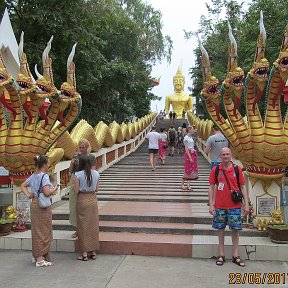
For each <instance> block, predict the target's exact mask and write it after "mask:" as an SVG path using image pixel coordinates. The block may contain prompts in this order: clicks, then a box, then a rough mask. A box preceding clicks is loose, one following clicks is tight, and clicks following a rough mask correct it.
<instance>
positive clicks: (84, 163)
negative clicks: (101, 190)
mask: <svg viewBox="0 0 288 288" xmlns="http://www.w3.org/2000/svg"><path fill="white" fill-rule="evenodd" d="M91 167H92V165H91V160H90V157H89V156H86V155H85V156H84V155H81V156H80V157H79V171H81V170H83V171H84V173H85V176H86V179H87V185H88V187H90V186H91V185H92V174H91Z"/></svg>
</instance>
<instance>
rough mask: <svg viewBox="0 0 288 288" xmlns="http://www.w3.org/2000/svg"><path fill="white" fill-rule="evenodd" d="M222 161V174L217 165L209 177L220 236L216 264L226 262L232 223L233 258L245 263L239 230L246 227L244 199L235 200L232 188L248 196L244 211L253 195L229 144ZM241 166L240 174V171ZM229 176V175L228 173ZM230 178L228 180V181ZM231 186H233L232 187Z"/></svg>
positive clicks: (214, 225)
mask: <svg viewBox="0 0 288 288" xmlns="http://www.w3.org/2000/svg"><path fill="white" fill-rule="evenodd" d="M220 156H221V160H222V163H220V164H219V168H218V175H216V168H217V166H215V167H213V169H212V170H211V173H210V178H209V183H210V186H209V205H210V208H209V213H210V214H211V215H213V224H212V227H213V228H215V229H217V230H218V231H219V232H218V238H219V246H218V248H219V254H218V255H219V256H218V258H217V261H216V265H218V266H221V265H223V264H224V262H225V256H224V232H225V227H226V225H227V224H228V225H229V228H230V230H231V231H232V243H233V254H232V255H233V257H232V262H233V263H235V264H237V265H239V266H240V267H244V266H245V263H244V261H243V260H241V258H240V257H239V249H238V244H239V231H241V230H242V221H241V208H242V202H234V201H233V200H232V196H231V190H240V189H241V191H242V193H243V198H244V209H243V211H244V214H245V215H247V214H248V213H249V199H248V194H247V191H246V187H245V178H244V175H243V172H242V169H241V167H239V166H237V167H234V164H233V163H232V161H231V159H232V154H231V150H230V149H229V148H222V150H221V152H220ZM237 168H238V173H239V176H238V177H237V175H236V170H235V169H237ZM224 173H225V175H226V177H225V175H224ZM226 178H227V180H228V182H229V183H228V182H227V181H226ZM229 185H230V187H231V190H230V188H229ZM239 186H240V187H239Z"/></svg>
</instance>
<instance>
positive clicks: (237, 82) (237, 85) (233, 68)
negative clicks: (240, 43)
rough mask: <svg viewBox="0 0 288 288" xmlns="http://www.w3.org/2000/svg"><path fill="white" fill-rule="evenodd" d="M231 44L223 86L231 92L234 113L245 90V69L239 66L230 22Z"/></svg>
mask: <svg viewBox="0 0 288 288" xmlns="http://www.w3.org/2000/svg"><path fill="white" fill-rule="evenodd" d="M228 28H229V39H230V45H229V48H228V54H229V58H228V67H227V71H228V73H227V75H226V78H225V80H224V82H223V85H222V87H223V88H224V89H225V90H226V91H227V93H229V94H230V97H231V99H232V100H233V103H234V107H235V108H234V114H235V112H236V109H238V108H239V106H240V103H241V96H242V93H243V90H244V84H243V80H244V71H243V70H242V68H240V67H239V66H238V61H237V58H238V56H237V43H236V40H235V38H234V36H233V33H232V28H231V26H230V23H229V22H228Z"/></svg>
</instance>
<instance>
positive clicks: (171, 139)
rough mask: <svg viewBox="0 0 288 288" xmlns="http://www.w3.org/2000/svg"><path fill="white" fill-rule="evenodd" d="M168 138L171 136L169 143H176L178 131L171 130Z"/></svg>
mask: <svg viewBox="0 0 288 288" xmlns="http://www.w3.org/2000/svg"><path fill="white" fill-rule="evenodd" d="M168 136H169V141H170V142H175V141H176V130H174V129H169V133H168Z"/></svg>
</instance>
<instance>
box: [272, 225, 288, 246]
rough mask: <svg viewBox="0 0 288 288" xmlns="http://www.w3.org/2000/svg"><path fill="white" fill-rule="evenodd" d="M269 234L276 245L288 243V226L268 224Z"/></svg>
mask: <svg viewBox="0 0 288 288" xmlns="http://www.w3.org/2000/svg"><path fill="white" fill-rule="evenodd" d="M267 232H268V233H269V236H270V239H271V241H272V242H275V243H286V244H287V243H288V224H274V225H272V224H268V225H267Z"/></svg>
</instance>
